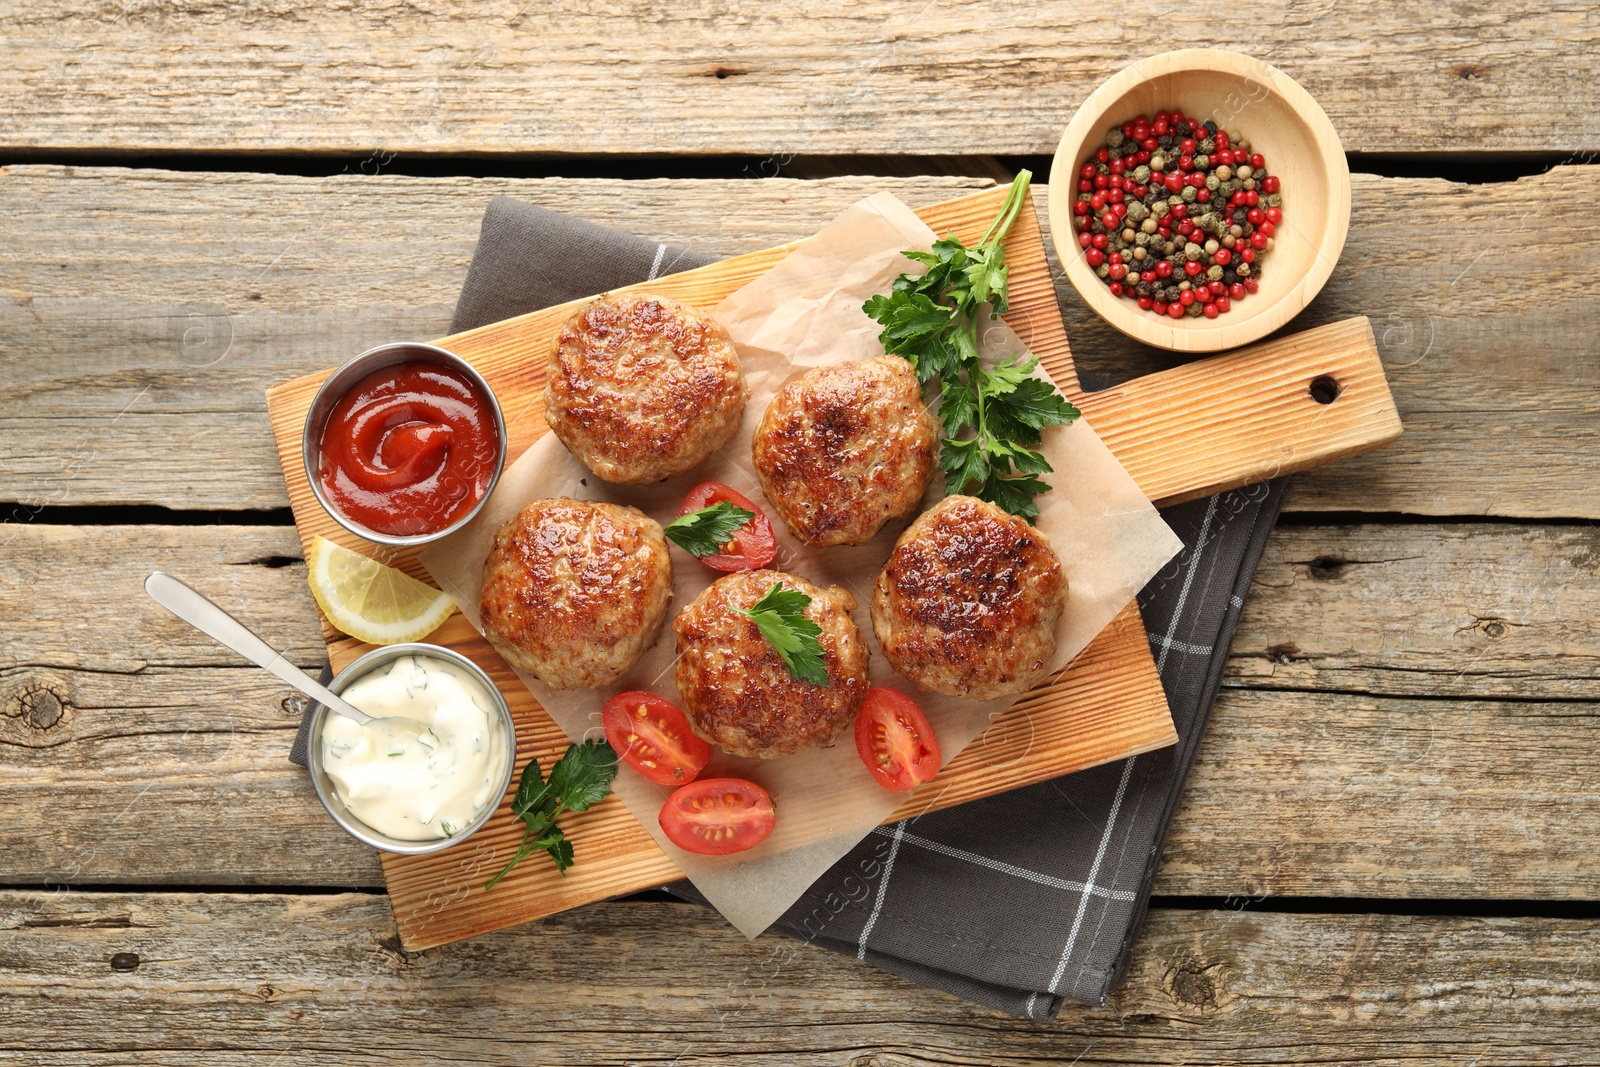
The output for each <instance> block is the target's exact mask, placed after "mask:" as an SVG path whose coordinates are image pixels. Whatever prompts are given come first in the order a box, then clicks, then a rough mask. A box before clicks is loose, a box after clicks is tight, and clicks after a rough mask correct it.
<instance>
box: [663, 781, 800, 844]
mask: <svg viewBox="0 0 1600 1067" xmlns="http://www.w3.org/2000/svg"><path fill="white" fill-rule="evenodd" d="M777 821H778V815H777V811H776V809H774V808H773V806H772V796H771V794H769V793H768V792H767V791H766V790H765V789H762V788H761V787H760V786H759V785H756V784H755V783H754V782H747V781H745V780H744V779H743V778H707V779H706V780H705V781H703V782H694V783H692V784H690V785H686V786H684V787H683V788H682V789H680V790H678V791H677V792H675V793H673V794H672V795H671V796H670V797H668V798H667V802H666V804H664V805H663V806H662V808H661V829H662V830H664V831H665V832H666V835H667V840H668V841H671V842H672V843H673V844H674V845H677V846H678V847H679V848H681V849H683V850H684V851H685V852H693V853H695V854H696V855H700V856H727V855H730V854H732V853H734V852H743V851H744V850H745V849H747V848H754V847H755V846H756V845H759V844H760V843H761V842H763V841H765V840H766V839H767V835H768V834H770V833H772V828H773V827H774V826H775V825H777Z"/></svg>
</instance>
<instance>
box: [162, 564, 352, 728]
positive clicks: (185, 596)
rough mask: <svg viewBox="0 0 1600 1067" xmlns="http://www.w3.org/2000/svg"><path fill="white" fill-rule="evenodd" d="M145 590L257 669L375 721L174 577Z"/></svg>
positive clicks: (331, 705) (343, 712)
mask: <svg viewBox="0 0 1600 1067" xmlns="http://www.w3.org/2000/svg"><path fill="white" fill-rule="evenodd" d="M144 591H145V592H146V593H149V594H150V599H152V600H154V601H155V602H156V603H157V604H160V605H161V606H162V607H164V608H166V609H167V610H168V611H170V612H172V613H173V614H174V615H176V616H177V617H178V618H180V619H182V620H183V621H184V622H186V623H188V624H189V625H190V626H193V627H194V628H195V629H196V630H199V631H200V632H201V633H203V634H206V635H207V636H209V637H213V638H215V639H216V640H217V641H219V642H221V643H222V644H224V645H226V646H227V647H228V648H231V649H233V650H234V651H235V652H237V653H239V655H241V656H243V657H244V658H245V659H247V660H249V661H250V662H251V663H254V664H255V665H256V666H257V667H261V668H263V669H265V670H268V671H271V672H272V673H273V674H275V675H277V676H278V677H279V678H281V679H282V680H283V681H285V682H287V683H288V684H290V685H292V686H294V687H295V688H296V689H298V690H300V691H301V692H302V693H304V694H306V695H307V696H309V697H311V698H313V699H315V700H316V701H318V702H319V703H322V704H325V705H327V706H328V707H329V708H330V709H332V710H333V711H336V712H338V713H339V714H340V715H344V716H346V717H348V718H351V719H354V720H355V721H356V722H367V721H369V720H370V719H371V718H372V716H370V715H368V714H366V713H365V712H363V711H361V710H359V709H358V708H356V707H355V705H353V704H351V703H350V702H349V701H347V700H345V699H344V698H343V697H340V696H339V695H337V694H336V693H334V692H333V691H332V690H330V689H328V688H327V687H326V686H324V685H321V684H320V683H318V682H317V680H316V679H315V678H312V677H311V676H310V675H309V674H307V673H306V672H305V671H303V670H301V669H300V668H299V667H296V666H295V665H294V664H293V663H290V662H289V661H288V660H286V659H284V658H283V655H282V654H281V653H279V652H278V650H277V649H275V648H273V647H272V646H271V645H269V644H267V643H266V642H265V641H263V640H262V639H261V638H259V637H257V636H256V635H255V633H254V632H253V631H252V630H250V628H249V627H247V626H245V624H244V623H242V622H240V621H239V620H238V619H236V618H234V617H233V616H232V615H229V614H228V613H227V612H226V611H223V610H222V609H221V608H219V607H217V605H216V604H214V603H212V602H211V601H210V600H209V599H207V598H206V597H204V596H202V595H201V594H200V593H197V592H195V591H194V590H193V589H191V588H189V587H188V586H187V585H185V584H184V583H182V582H180V581H179V580H178V579H176V578H174V577H173V576H172V575H170V574H165V573H163V572H161V571H155V572H153V573H152V574H151V575H150V577H148V578H146V579H145V580H144Z"/></svg>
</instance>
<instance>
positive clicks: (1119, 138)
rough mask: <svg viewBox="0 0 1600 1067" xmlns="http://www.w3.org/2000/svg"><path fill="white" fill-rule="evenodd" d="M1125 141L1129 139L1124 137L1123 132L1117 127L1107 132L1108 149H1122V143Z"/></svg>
mask: <svg viewBox="0 0 1600 1067" xmlns="http://www.w3.org/2000/svg"><path fill="white" fill-rule="evenodd" d="M1125 140H1127V138H1126V137H1124V136H1123V135H1122V130H1121V129H1120V128H1118V127H1116V126H1113V127H1111V128H1110V129H1109V130H1107V131H1106V147H1107V148H1121V147H1122V142H1123V141H1125Z"/></svg>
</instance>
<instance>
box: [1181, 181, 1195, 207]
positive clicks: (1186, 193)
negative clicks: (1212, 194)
mask: <svg viewBox="0 0 1600 1067" xmlns="http://www.w3.org/2000/svg"><path fill="white" fill-rule="evenodd" d="M1178 195H1179V197H1181V198H1182V200H1183V202H1184V203H1185V204H1192V203H1194V198H1195V197H1196V196H1197V195H1199V193H1198V190H1196V189H1195V187H1194V186H1192V185H1185V186H1184V187H1183V192H1181V193H1179V194H1178Z"/></svg>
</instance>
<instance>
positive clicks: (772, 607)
mask: <svg viewBox="0 0 1600 1067" xmlns="http://www.w3.org/2000/svg"><path fill="white" fill-rule="evenodd" d="M810 606H811V598H810V597H809V596H807V595H806V594H804V593H802V592H801V591H800V590H798V589H786V588H784V585H783V583H782V582H778V583H777V584H775V585H774V586H773V587H772V588H771V589H768V590H767V591H766V594H765V595H763V596H762V598H761V599H760V600H758V601H756V603H755V606H754V607H752V608H750V609H749V610H748V611H747V610H745V609H744V608H734V609H733V610H735V611H737V612H738V613H739V614H741V615H743V616H744V617H745V618H747V619H749V620H750V621H751V622H753V623H755V624H756V627H757V628H758V629H759V630H760V631H761V636H762V637H765V638H766V639H767V644H769V645H771V646H772V649H773V651H774V652H776V653H777V654H778V655H779V656H780V657H781V658H782V659H783V665H784V666H785V667H788V668H789V677H791V678H793V679H794V680H795V681H797V682H810V683H811V684H812V685H827V684H828V668H827V665H826V664H825V663H823V661H822V642H820V641H818V640H817V638H818V636H820V635H821V633H822V627H821V626H818V625H817V624H816V623H815V622H813V621H812V620H811V619H808V618H806V615H805V610H806V608H808V607H810Z"/></svg>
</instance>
